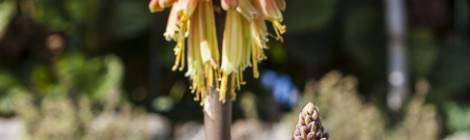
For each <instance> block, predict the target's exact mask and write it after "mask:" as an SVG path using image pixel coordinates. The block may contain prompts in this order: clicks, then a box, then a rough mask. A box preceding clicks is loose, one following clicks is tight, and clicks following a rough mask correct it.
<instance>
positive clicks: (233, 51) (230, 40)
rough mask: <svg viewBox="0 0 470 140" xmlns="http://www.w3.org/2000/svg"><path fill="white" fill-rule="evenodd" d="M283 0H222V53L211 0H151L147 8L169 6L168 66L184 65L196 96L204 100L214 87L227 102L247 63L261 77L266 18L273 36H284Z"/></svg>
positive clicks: (237, 86)
mask: <svg viewBox="0 0 470 140" xmlns="http://www.w3.org/2000/svg"><path fill="white" fill-rule="evenodd" d="M285 5H286V4H285V0H221V6H222V8H223V9H224V10H225V11H226V19H225V27H224V32H223V42H222V56H219V48H218V41H217V34H216V27H215V26H216V24H215V19H214V8H213V4H212V0H151V1H150V3H149V9H150V11H151V12H159V11H163V10H164V9H165V8H167V7H171V6H172V8H171V11H170V16H169V18H168V23H167V27H166V31H165V33H164V36H165V38H166V40H168V41H175V42H176V46H175V47H174V54H175V56H176V60H175V64H174V65H173V67H172V70H179V71H182V70H183V69H184V67H185V65H187V71H186V76H188V77H189V79H190V80H191V82H192V83H191V88H190V89H191V91H192V92H193V93H195V95H196V96H195V100H199V101H203V100H204V98H205V97H206V96H207V95H206V94H207V93H208V90H210V89H211V88H212V87H216V88H217V89H218V91H219V94H220V96H219V100H220V101H222V102H225V99H226V97H227V95H226V94H227V92H230V97H231V98H232V99H235V90H237V89H238V90H239V89H240V87H241V85H243V84H244V83H245V82H244V80H243V71H244V70H245V69H246V68H248V67H250V66H251V67H252V68H253V76H254V77H255V78H258V77H259V72H258V63H260V62H261V61H262V60H264V59H266V55H265V54H264V49H267V45H266V42H268V41H269V39H268V35H269V33H268V31H267V27H266V23H265V21H271V22H272V25H273V27H274V31H275V33H276V39H277V40H279V41H282V40H283V39H282V34H283V33H284V32H285V31H286V27H285V26H284V25H283V24H282V20H283V17H282V13H281V12H282V11H284V10H285ZM186 39H188V41H187V42H186ZM186 44H187V47H186ZM220 57H222V58H221V60H220ZM220 61H221V62H220ZM186 63H187V64H186ZM219 82H220V83H219ZM202 103H203V102H201V104H202Z"/></svg>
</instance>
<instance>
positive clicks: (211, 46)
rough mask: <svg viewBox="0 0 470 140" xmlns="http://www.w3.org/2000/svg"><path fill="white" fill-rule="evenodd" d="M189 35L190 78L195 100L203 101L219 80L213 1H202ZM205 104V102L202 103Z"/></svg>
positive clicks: (192, 18)
mask: <svg viewBox="0 0 470 140" xmlns="http://www.w3.org/2000/svg"><path fill="white" fill-rule="evenodd" d="M190 21H191V23H190V26H189V35H188V71H187V72H186V76H188V77H189V78H190V79H191V81H192V85H191V91H192V92H193V93H195V94H196V97H195V100H197V101H203V100H204V98H205V97H206V93H208V90H209V89H210V87H212V86H215V85H216V83H217V82H214V81H216V80H217V79H218V75H219V74H218V66H219V52H218V48H217V45H218V44H217V35H216V30H215V19H214V9H213V6H212V1H211V0H201V1H200V2H199V4H198V6H197V8H196V10H195V11H194V13H193V15H192V16H191V18H190ZM201 103H203V102H201Z"/></svg>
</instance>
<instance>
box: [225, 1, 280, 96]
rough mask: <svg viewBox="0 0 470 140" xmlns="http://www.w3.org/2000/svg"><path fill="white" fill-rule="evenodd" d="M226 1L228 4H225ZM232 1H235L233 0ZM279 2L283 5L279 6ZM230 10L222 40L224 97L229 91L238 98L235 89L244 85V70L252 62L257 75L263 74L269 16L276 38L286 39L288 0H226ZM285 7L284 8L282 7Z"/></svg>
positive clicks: (255, 75) (254, 74) (226, 6)
mask: <svg viewBox="0 0 470 140" xmlns="http://www.w3.org/2000/svg"><path fill="white" fill-rule="evenodd" d="M224 3H225V4H224ZM230 3H232V4H230ZM278 5H279V6H278ZM222 7H223V8H224V10H225V11H226V13H227V14H226V21H225V30H224V40H223V44H222V66H221V71H222V72H221V73H222V80H221V87H220V90H219V92H220V94H221V96H220V100H221V101H225V96H226V95H225V94H226V92H230V95H231V97H232V99H234V98H235V89H240V85H243V84H244V83H245V82H244V81H243V71H244V69H245V68H247V67H249V66H252V68H253V76H254V77H255V78H258V77H259V72H258V63H259V62H261V61H262V60H264V59H266V55H265V54H264V49H267V45H266V42H267V41H268V34H269V33H268V31H267V27H266V23H265V20H268V21H271V22H272V23H273V27H274V30H275V32H276V36H277V37H276V39H278V40H280V41H282V37H281V35H282V34H283V33H284V32H285V30H286V29H285V26H284V25H282V24H281V22H282V14H281V10H283V9H284V8H285V1H284V0H222ZM279 7H281V8H279Z"/></svg>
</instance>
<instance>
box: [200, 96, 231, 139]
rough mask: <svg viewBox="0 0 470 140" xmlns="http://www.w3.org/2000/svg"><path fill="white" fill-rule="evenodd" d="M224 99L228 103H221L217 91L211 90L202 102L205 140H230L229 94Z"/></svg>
mask: <svg viewBox="0 0 470 140" xmlns="http://www.w3.org/2000/svg"><path fill="white" fill-rule="evenodd" d="M225 98H226V100H228V101H227V102H225V103H223V102H221V101H220V100H219V93H218V91H217V90H216V89H211V91H210V93H209V94H208V96H207V97H206V99H205V100H206V101H204V102H205V104H204V134H205V138H204V139H205V140H230V126H231V123H232V102H231V101H230V95H229V94H227V96H226V97H225Z"/></svg>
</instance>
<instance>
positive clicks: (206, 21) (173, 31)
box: [149, 0, 219, 103]
mask: <svg viewBox="0 0 470 140" xmlns="http://www.w3.org/2000/svg"><path fill="white" fill-rule="evenodd" d="M170 6H172V8H171V11H170V15H169V18H168V23H167V27H166V31H165V33H164V36H165V38H166V40H168V41H176V46H175V47H174V50H173V51H174V53H175V56H176V59H175V64H174V65H173V67H172V70H174V71H175V70H179V71H182V70H183V69H184V67H185V65H186V66H187V71H186V76H187V77H189V79H190V80H191V82H192V83H191V92H192V93H195V98H194V99H195V100H198V101H202V100H203V99H204V98H205V97H206V93H207V92H208V91H207V90H208V89H210V87H212V86H216V85H218V83H217V82H216V81H217V79H218V76H219V74H218V71H219V70H218V68H219V52H218V48H217V46H218V43H217V35H216V29H215V19H214V8H213V4H212V0H178V1H174V0H152V1H151V2H150V4H149V7H150V10H151V11H152V12H154V11H162V10H163V8H165V7H170ZM186 39H187V42H186ZM186 43H187V46H186ZM185 55H187V56H185ZM201 103H203V102H201Z"/></svg>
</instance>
